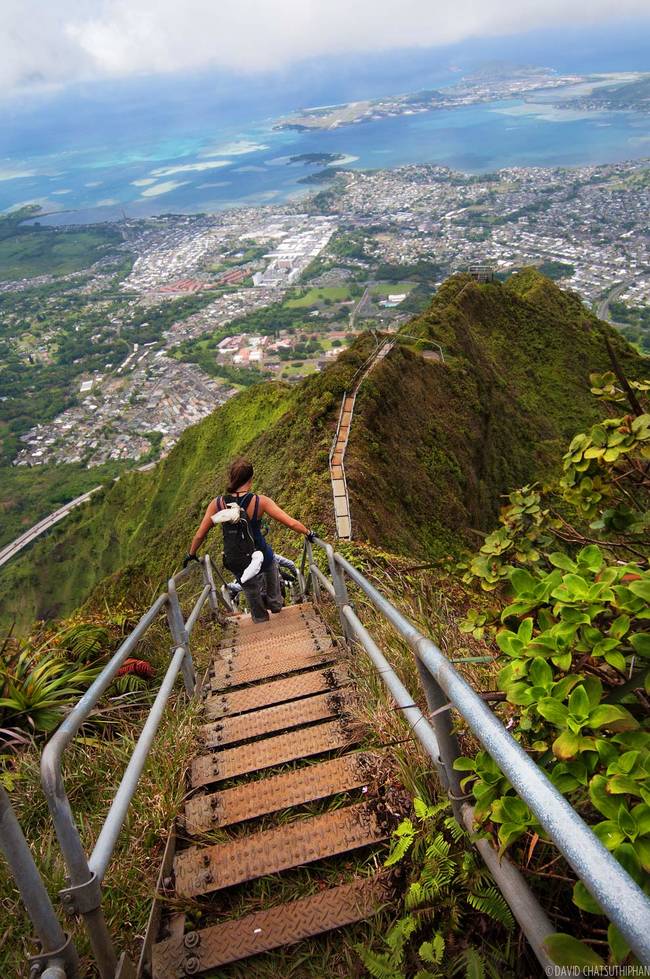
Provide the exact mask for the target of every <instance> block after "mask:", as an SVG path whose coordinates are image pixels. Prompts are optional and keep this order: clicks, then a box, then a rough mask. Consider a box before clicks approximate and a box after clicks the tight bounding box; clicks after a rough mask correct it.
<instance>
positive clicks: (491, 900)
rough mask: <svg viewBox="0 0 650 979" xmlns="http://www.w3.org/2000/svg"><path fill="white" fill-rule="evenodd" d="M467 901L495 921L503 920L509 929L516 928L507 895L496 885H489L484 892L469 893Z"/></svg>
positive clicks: (502, 922)
mask: <svg viewBox="0 0 650 979" xmlns="http://www.w3.org/2000/svg"><path fill="white" fill-rule="evenodd" d="M467 903H468V904H469V905H470V907H472V908H474V910H475V911H480V912H481V914H486V915H487V916H488V917H489V918H492V919H493V920H494V921H499V922H501V924H502V925H503V926H504V927H505V928H507V929H508V931H510V930H511V929H512V928H514V925H515V922H514V919H513V917H512V912H511V910H510V908H509V907H508V903H507V901H506V899H505V897H504V896H503V894H502V893H501V892H500V891H498V890H497V889H496V887H488V888H487V890H485V891H483V892H482V893H480V892H479V893H476V892H475V893H473V894H468V895H467Z"/></svg>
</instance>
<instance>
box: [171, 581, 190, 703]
mask: <svg viewBox="0 0 650 979" xmlns="http://www.w3.org/2000/svg"><path fill="white" fill-rule="evenodd" d="M167 591H168V594H169V601H168V603H167V622H168V624H169V631H170V632H171V634H172V639H173V641H174V647H173V650H172V653H173V652H174V651H175V650H176V649H179V648H182V649H184V650H185V656H184V657H183V665H182V667H181V670H182V673H183V681H184V683H185V690H186V691H187V693H188V695H189V696H190V697H193V696H194V692H195V690H196V674H195V672H194V663H193V662H192V654H191V652H190V637H189V636H188V634H187V629H186V628H185V620H184V619H183V611H182V609H181V603H180V602H179V600H178V593H177V591H176V584H175V582H174V579H173V578H170V579H169V581H168V583H167Z"/></svg>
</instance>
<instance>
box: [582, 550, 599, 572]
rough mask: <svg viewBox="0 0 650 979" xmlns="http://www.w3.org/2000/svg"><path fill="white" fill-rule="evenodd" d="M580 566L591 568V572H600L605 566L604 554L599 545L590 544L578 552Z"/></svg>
mask: <svg viewBox="0 0 650 979" xmlns="http://www.w3.org/2000/svg"><path fill="white" fill-rule="evenodd" d="M578 564H581V565H583V566H584V567H586V568H589V570H590V571H594V572H595V571H600V569H601V567H602V565H603V552H602V551H601V549H600V548H599V547H598V545H597V544H589V545H588V546H587V547H583V548H582V550H581V551H579V552H578Z"/></svg>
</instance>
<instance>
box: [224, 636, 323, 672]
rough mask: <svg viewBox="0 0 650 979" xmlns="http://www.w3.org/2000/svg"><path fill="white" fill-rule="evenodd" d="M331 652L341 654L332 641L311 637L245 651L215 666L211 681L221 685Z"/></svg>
mask: <svg viewBox="0 0 650 979" xmlns="http://www.w3.org/2000/svg"><path fill="white" fill-rule="evenodd" d="M330 652H331V653H332V655H334V653H338V652H339V650H335V649H334V644H333V643H332V641H331V639H321V640H319V639H312V638H310V637H308V638H306V639H301V640H299V641H297V642H292V643H290V644H288V645H286V646H284V645H282V646H265V647H264V648H263V649H260V650H255V652H252V653H249V652H248V651H247V650H243V651H242V652H241V653H236V654H235V655H234V656H233V657H232V659H228V660H224V661H223V662H222V663H220V664H219V665H218V666H215V669H214V672H213V674H212V677H211V680H212V682H213V683H219V682H220V681H222V680H225V679H226V678H228V679H230V681H231V682H232V681H234V680H236V679H237V678H238V677H239V676H241V675H242V674H243V673H250V672H251V670H258V669H260V668H261V667H266V666H277V665H280V666H282V664H283V663H285V662H290V661H293V660H299V659H300V658H301V657H302V658H304V657H305V656H314V655H316V654H318V653H330ZM279 672H282V671H281V670H280V671H279Z"/></svg>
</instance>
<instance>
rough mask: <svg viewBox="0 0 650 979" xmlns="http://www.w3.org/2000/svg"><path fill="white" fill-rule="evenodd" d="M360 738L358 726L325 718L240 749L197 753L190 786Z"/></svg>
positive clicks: (301, 756)
mask: <svg viewBox="0 0 650 979" xmlns="http://www.w3.org/2000/svg"><path fill="white" fill-rule="evenodd" d="M362 737H363V732H362V730H361V728H360V727H356V726H353V725H348V724H343V723H341V721H326V722H325V723H323V724H317V725H315V726H314V727H308V728H303V729H302V730H300V731H291V732H290V733H289V734H275V735H273V737H270V738H264V740H263V741H254V742H253V743H252V744H246V745H242V746H241V747H239V748H226V749H225V750H223V751H218V752H214V753H213V754H207V755H199V756H198V757H197V758H195V759H194V761H193V762H192V776H191V780H192V788H194V789H198V788H200V787H201V786H202V785H209V784H210V783H211V782H221V781H223V780H224V779H226V778H234V777H235V776H236V775H246V774H247V773H248V772H255V771H257V770H258V769H263V768H272V767H273V766H274V765H282V764H284V763H285V762H288V761H295V760H296V759H297V758H309V757H310V756H312V755H320V754H322V753H323V752H325V751H334V750H336V749H337V748H347V747H349V746H350V745H352V744H358V743H359V741H360V740H361V738H362Z"/></svg>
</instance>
